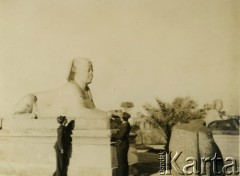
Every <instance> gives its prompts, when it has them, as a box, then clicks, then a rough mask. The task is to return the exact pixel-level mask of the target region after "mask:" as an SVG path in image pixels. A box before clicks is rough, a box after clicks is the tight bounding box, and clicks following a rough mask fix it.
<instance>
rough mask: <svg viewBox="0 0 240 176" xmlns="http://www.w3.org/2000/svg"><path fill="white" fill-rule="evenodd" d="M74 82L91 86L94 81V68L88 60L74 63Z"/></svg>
mask: <svg viewBox="0 0 240 176" xmlns="http://www.w3.org/2000/svg"><path fill="white" fill-rule="evenodd" d="M74 72H75V76H74V80H75V81H76V82H82V83H86V84H89V83H91V82H92V79H93V66H92V63H91V61H89V60H88V59H79V60H75V61H74Z"/></svg>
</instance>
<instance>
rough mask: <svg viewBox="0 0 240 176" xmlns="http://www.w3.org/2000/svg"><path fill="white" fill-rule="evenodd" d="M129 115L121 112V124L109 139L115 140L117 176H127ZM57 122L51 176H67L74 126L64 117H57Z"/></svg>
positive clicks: (72, 122)
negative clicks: (54, 157)
mask: <svg viewBox="0 0 240 176" xmlns="http://www.w3.org/2000/svg"><path fill="white" fill-rule="evenodd" d="M130 117H131V115H130V114H129V113H126V112H123V114H122V115H121V117H119V118H121V121H122V124H121V125H120V126H119V130H118V133H116V134H113V135H112V136H111V138H112V139H113V140H116V151H117V161H118V175H119V176H128V170H129V168H128V150H129V133H130V130H131V126H130V123H129V122H128V119H129V118H130ZM115 118H116V116H115ZM57 122H58V123H59V124H60V126H59V127H58V129H57V141H56V143H55V145H54V148H55V151H56V171H55V172H54V173H53V176H67V172H68V166H69V162H70V158H71V155H72V136H71V135H72V131H73V129H74V126H75V122H74V120H71V121H70V122H69V123H68V125H66V124H67V118H66V116H59V117H58V118H57Z"/></svg>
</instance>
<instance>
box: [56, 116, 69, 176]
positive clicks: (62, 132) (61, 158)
mask: <svg viewBox="0 0 240 176" xmlns="http://www.w3.org/2000/svg"><path fill="white" fill-rule="evenodd" d="M57 122H58V123H59V124H60V126H59V127H58V129H57V134H58V136H57V141H56V143H55V145H54V148H55V151H56V161H57V165H56V171H55V172H54V174H53V176H66V174H65V170H66V169H65V167H66V163H65V162H66V129H65V128H66V127H65V124H66V123H67V118H66V117H65V116H59V117H58V118H57Z"/></svg>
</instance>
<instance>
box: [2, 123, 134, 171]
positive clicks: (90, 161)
mask: <svg viewBox="0 0 240 176" xmlns="http://www.w3.org/2000/svg"><path fill="white" fill-rule="evenodd" d="M91 120H94V119H91ZM105 120H106V119H102V120H101V119H100V120H99V119H97V120H96V121H97V122H98V123H93V124H91V127H90V129H87V128H88V126H89V125H87V123H85V125H86V126H84V125H83V123H79V122H78V120H76V128H75V130H74V131H73V135H72V138H73V142H72V157H71V159H70V165H69V169H68V175H69V176H79V175H81V176H90V175H94V176H113V175H116V173H117V160H116V148H115V146H114V143H112V142H111V141H110V136H111V134H112V130H110V129H107V126H106V125H105V126H104V125H103V124H105V123H104V121H105ZM80 121H82V122H84V119H82V120H80ZM78 124H79V125H78ZM101 124H102V125H101ZM57 127H58V125H57V123H56V121H55V120H40V119H37V120H34V119H33V120H7V119H4V120H3V123H2V129H1V130H0V141H1V145H0V175H4V176H48V175H49V176H51V175H52V174H53V172H54V171H55V168H56V159H55V158H56V157H55V149H54V148H53V146H54V143H55V141H56V138H57V131H56V129H57ZM91 128H95V129H91ZM101 128H102V129H101ZM137 162H138V159H137V154H136V149H135V146H134V144H131V145H130V150H129V165H130V168H133V166H134V165H136V164H137ZM130 171H131V170H130Z"/></svg>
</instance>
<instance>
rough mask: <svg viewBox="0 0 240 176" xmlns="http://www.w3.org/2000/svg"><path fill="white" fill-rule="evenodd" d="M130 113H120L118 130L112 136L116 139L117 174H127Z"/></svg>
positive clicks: (125, 175) (121, 175)
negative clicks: (120, 118)
mask: <svg viewBox="0 0 240 176" xmlns="http://www.w3.org/2000/svg"><path fill="white" fill-rule="evenodd" d="M130 117H131V116H130V114H128V113H126V112H124V113H123V115H122V121H123V123H122V124H121V126H120V128H119V131H118V133H117V134H116V135H113V136H112V138H113V139H116V140H117V141H116V149H117V161H118V175H119V176H128V150H129V139H128V137H129V133H130V130H131V126H130V124H129V122H128V119H129V118H130Z"/></svg>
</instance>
